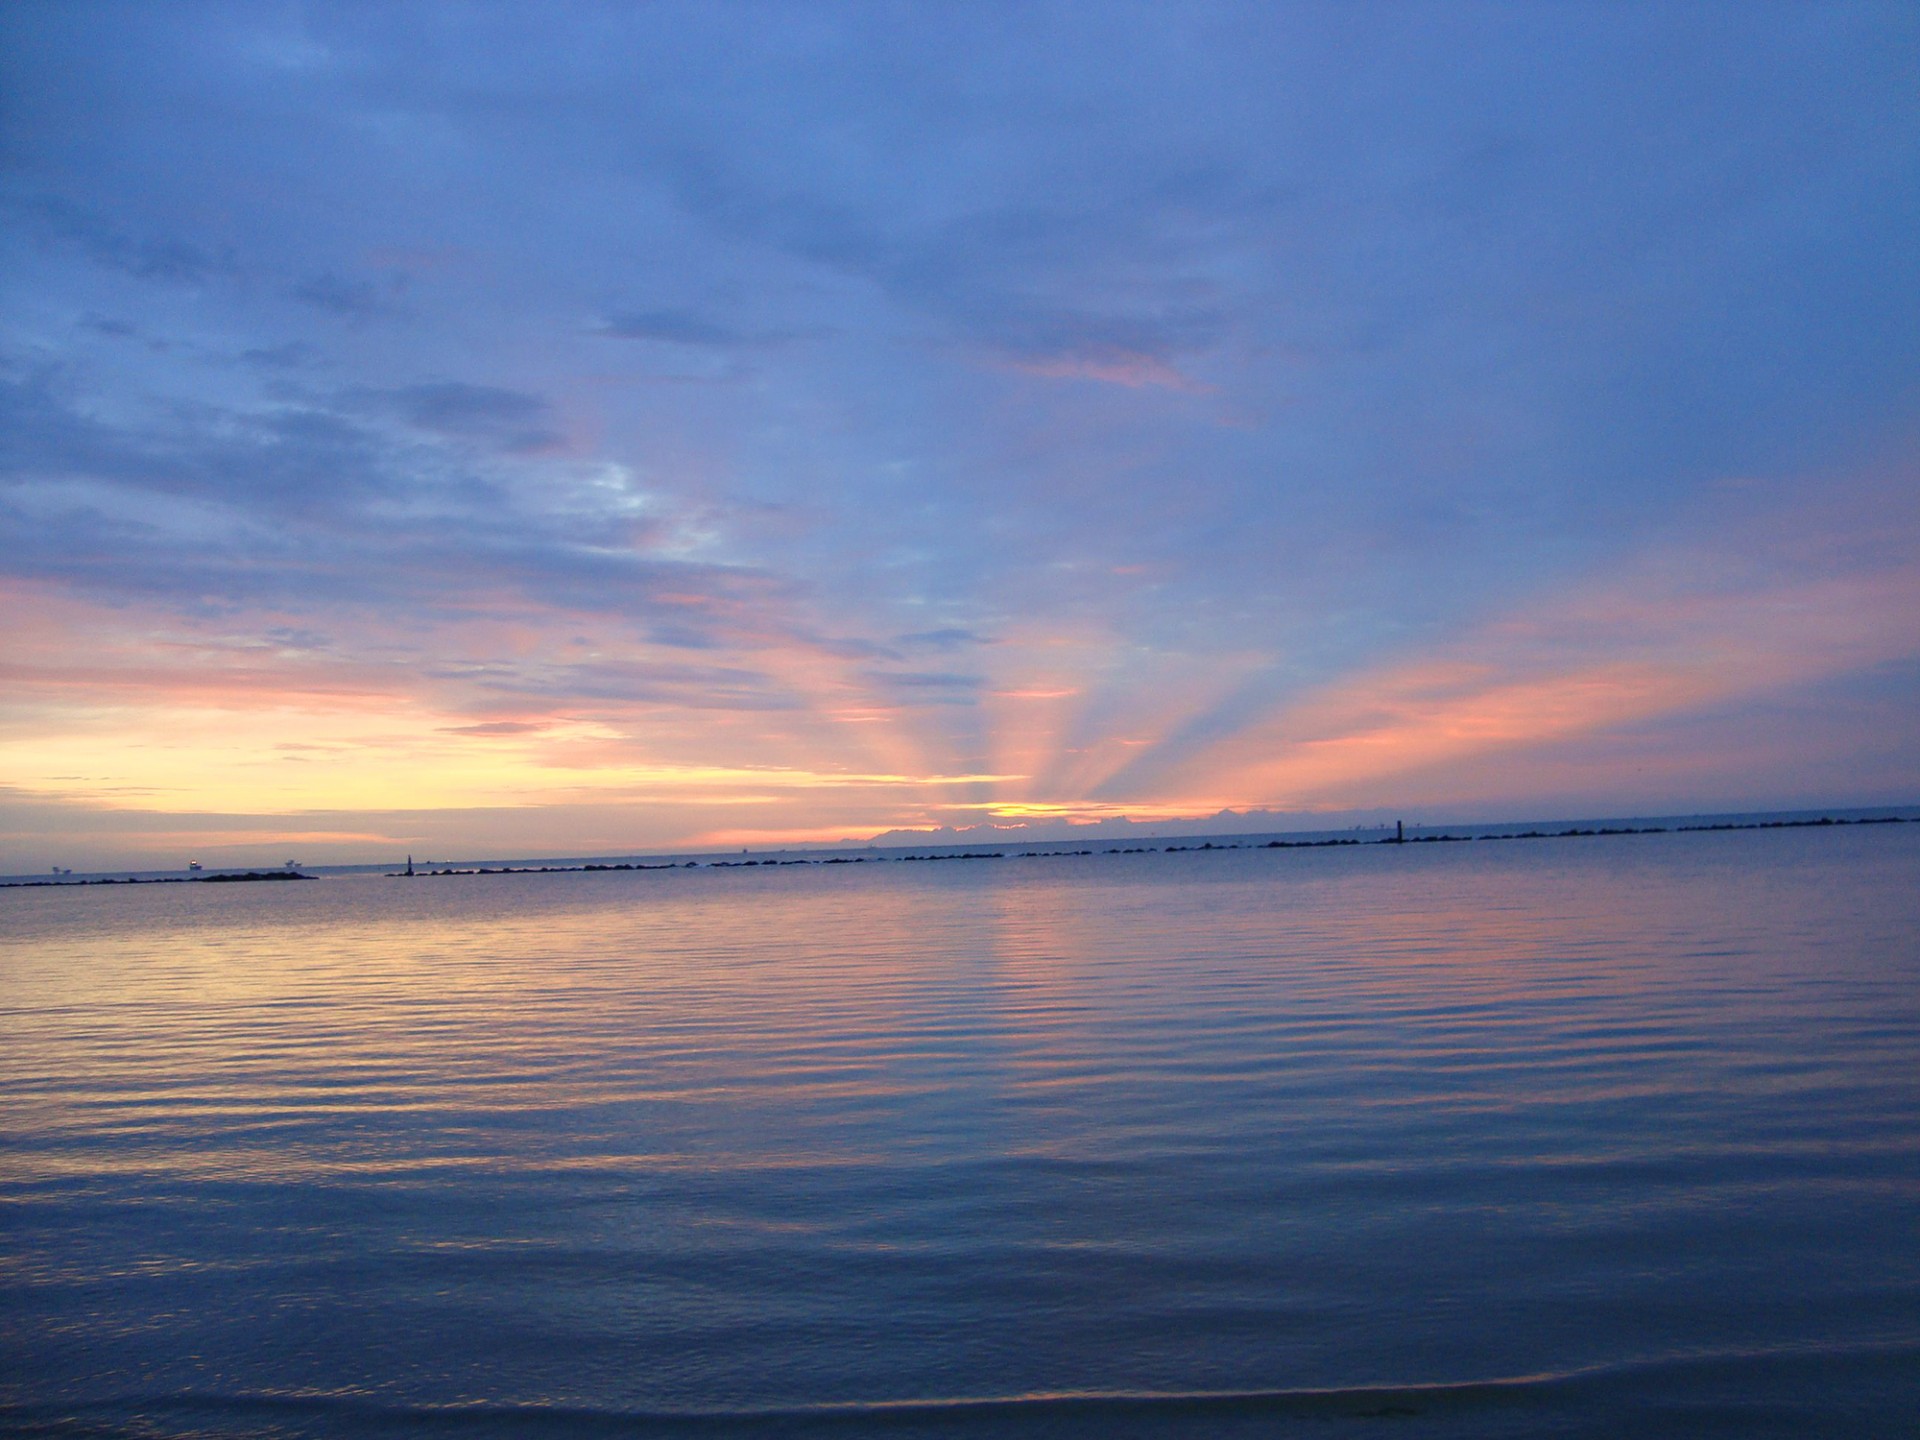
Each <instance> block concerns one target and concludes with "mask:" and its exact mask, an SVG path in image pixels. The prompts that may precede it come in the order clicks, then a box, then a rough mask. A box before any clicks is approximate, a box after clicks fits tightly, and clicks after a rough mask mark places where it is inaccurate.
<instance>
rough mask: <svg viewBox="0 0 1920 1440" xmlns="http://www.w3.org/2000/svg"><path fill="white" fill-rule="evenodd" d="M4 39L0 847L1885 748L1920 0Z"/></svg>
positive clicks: (1604, 789) (57, 854)
mask: <svg viewBox="0 0 1920 1440" xmlns="http://www.w3.org/2000/svg"><path fill="white" fill-rule="evenodd" d="M0 27H3V28H4V35H0V49H3V50H4V59H0V65H4V67H5V71H4V78H3V80H0V83H3V85H4V91H5V95H6V101H5V111H4V174H3V180H0V203H3V204H4V210H3V211H0V213H3V214H4V217H5V220H4V245H5V252H4V271H5V277H6V278H5V280H4V286H5V289H4V320H5V325H4V333H3V335H0V386H3V387H4V392H3V393H4V399H3V400H0V404H4V407H5V409H4V424H3V425H0V430H3V431H4V436H5V440H4V447H5V457H4V473H3V474H0V537H4V538H3V539H0V587H3V588H4V591H5V593H6V595H7V597H8V609H9V610H10V612H11V613H12V615H13V616H14V617H15V618H14V619H13V620H12V621H11V622H10V623H9V625H8V626H7V627H6V637H7V638H6V639H5V641H4V642H3V643H4V649H0V665H4V673H5V674H6V675H7V677H8V679H7V683H6V685H5V687H4V698H0V707H3V710H0V832H4V833H0V863H6V864H8V865H9V867H10V868H17V869H32V868H44V866H45V865H46V864H50V863H75V861H76V860H78V861H79V862H80V863H96V862H97V863H101V864H109V863H111V864H130V863H133V862H134V861H135V860H136V859H140V858H143V857H145V858H152V859H154V860H156V861H158V860H160V859H163V858H166V859H171V858H174V857H183V856H184V855H185V854H186V853H188V852H189V851H192V852H194V853H199V852H205V853H206V854H208V855H210V856H216V857H218V856H231V857H242V856H252V855H254V854H255V853H256V852H257V853H259V854H262V855H264V854H266V853H268V852H269V851H270V852H272V853H274V854H276V855H277V854H278V852H279V850H281V849H284V848H285V847H286V846H287V845H289V844H292V845H296V846H298V847H301V848H303V849H304V850H305V851H306V852H308V853H310V854H311V855H312V856H313V857H314V858H316V859H320V858H335V859H348V858H361V857H367V858H379V857H382V856H384V855H386V854H387V853H389V852H391V851H394V850H396V849H405V848H409V847H411V848H415V849H418V848H420V847H422V846H427V847H429V848H433V847H441V848H453V849H459V850H461V851H462V852H463V853H496V854H501V853H515V852H518V853H528V852H541V851H544V852H547V853H564V852H565V851H568V850H572V851H576V852H577V851H582V850H594V851H604V850H609V849H622V848H649V847H655V846H661V845H668V844H698V843H711V844H744V843H773V842H776V841H779V840H782V839H795V838H829V837H836V836H840V835H848V836H859V835H866V834H872V833H874V832H876V831H880V830H886V829H893V828H901V827H906V828H914V827H932V826H967V825H975V824H983V823H984V824H1002V825H1021V824H1026V825H1043V826H1053V827H1058V826H1060V825H1062V824H1066V823H1069V822H1073V821H1087V820H1093V819H1100V818H1111V817H1114V816H1119V815H1127V816H1131V817H1133V818H1135V819H1137V820H1141V821H1151V820H1155V819H1166V818H1169V817H1176V816H1191V815H1203V814H1211V813H1214V812H1216V811H1217V810H1219V809H1221V808H1223V807H1231V808H1234V809H1236V810H1245V809H1250V808H1257V809H1263V810H1276V811H1283V812H1287V813H1289V814H1298V815H1301V816H1306V817H1311V816H1320V817H1326V816H1338V815H1345V814H1348V813H1350V812H1367V811H1372V810H1377V809H1387V810H1395V809H1399V808H1403V807H1413V808H1415V809H1418V810H1420V811H1421V812H1422V813H1424V814H1426V815H1430V816H1433V817H1436V818H1438V817H1442V816H1449V815H1451V816H1461V817H1466V816H1493V815H1508V814H1513V815H1532V814H1559V813H1575V812H1578V813H1610V812H1619V813H1624V812H1629V811H1647V810H1660V809H1685V808H1698V807H1730V808H1737V807H1749V806H1752V807H1758V806H1779V805H1797V804H1808V805H1822V804H1860V803H1878V802H1897V801H1904V800H1910V799H1913V798H1915V797H1917V796H1920V724H1917V722H1916V720H1915V716H1916V715H1920V705H1916V701H1920V547H1917V546H1916V543H1915V542H1916V541H1917V540H1920V483H1917V482H1920V475H1917V474H1916V423H1915V422H1916V377H1917V376H1920V363H1916V362H1920V266H1916V265H1915V264H1914V261H1913V255H1914V240H1913V237H1914V236H1915V234H1916V233H1920V214H1917V213H1916V210H1917V208H1920V207H1917V205H1916V202H1917V201H1920V92H1917V91H1916V88H1915V86H1914V84H1913V78H1912V77H1913V76H1914V75H1915V74H1916V73H1920V15H1917V14H1916V12H1915V11H1914V10H1913V9H1912V7H1910V6H1904V5H1855V6H1844V5H1835V6H1806V5H1780V6H1770V5H1764V4H1758V5H1756V4H1743V5H1738V6H1725V7H1715V6H1688V7H1654V6H1648V7H1639V8H1633V7H1624V6H1574V5H1564V6H1560V5H1556V6H1519V5H1516V6H1473V5H1450V6H1440V5H1433V6H1418V5H1398V4H1396V5H1364V4H1362V5H1339V6H1324V7H1323V6H1303V5H1282V6H1271V5H1257V6H1207V5H1183V6H1178V7H1173V6H1159V5H1142V6H1127V5H1120V4H1102V5H1019V6H1011V5H1010V6H992V5H968V6H932V5H921V6H907V5H847V6H840V5H831V6H830V5H767V6H756V5H737V6H720V5H697V6H673V5H663V6H645V7H603V6H577V7H576V6H565V5H560V6H538V7H534V6H499V7H489V6H478V5H476V6H426V5H422V6H371V5H343V6H328V5H264V4H248V5H234V6H208V5H196V4H170V5H166V6H151V5H141V6H129V7H113V6H105V5H80V4H36V3H23V4H18V5H14V6H11V7H8V8H7V9H6V11H5V12H4V14H3V15H0ZM1301 823H1305V821H1304V820H1303V821H1302V822H1301Z"/></svg>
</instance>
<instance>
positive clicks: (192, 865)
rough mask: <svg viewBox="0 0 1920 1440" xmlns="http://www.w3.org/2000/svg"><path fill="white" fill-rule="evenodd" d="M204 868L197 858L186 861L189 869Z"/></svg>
mask: <svg viewBox="0 0 1920 1440" xmlns="http://www.w3.org/2000/svg"><path fill="white" fill-rule="evenodd" d="M206 868H207V867H206V866H204V865H202V864H201V863H200V862H199V861H198V860H189V861H187V869H189V870H204V869H206Z"/></svg>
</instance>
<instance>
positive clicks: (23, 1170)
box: [0, 826, 1920, 1436]
mask: <svg viewBox="0 0 1920 1440" xmlns="http://www.w3.org/2000/svg"><path fill="white" fill-rule="evenodd" d="M1916 937H1920V827H1909V826H1901V827H1885V828H1875V829H1870V830H1868V829H1863V830H1848V831H1791V832H1762V833H1735V834H1710V835H1660V836H1637V837H1627V838H1619V839H1588V840H1545V841H1525V842H1511V843H1505V844H1500V843H1491V842H1481V843H1476V844H1470V845H1454V846H1421V847H1414V846H1409V847H1405V848H1395V847H1384V846H1382V847H1364V848H1362V849H1356V850H1346V851H1277V852H1263V851H1257V850H1255V851H1232V852H1225V853H1220V852H1216V853H1211V854H1185V855H1163V854H1157V855H1140V856H1105V855H1101V856H1095V857H1091V858H1087V859H1054V860H1044V861H1042V860H1028V861H1022V860H1016V859H1010V860H999V861H973V862H955V863H949V864H941V865H925V864H920V865H909V864H866V865H857V866H856V865H846V866H838V867H810V868H794V869H781V870H764V869H763V870H733V871H716V870H711V869H700V870H680V871H672V872H643V873H616V874H590V875H587V874H573V875H550V876H494V877H477V878H468V879H456V880H436V881H414V882H411V883H409V882H405V881H393V880H383V879H378V878H350V879H332V880H326V881H322V882H319V883H315V884H310V885H280V886H228V887H215V886H198V885H179V886H154V887H138V888H102V889H85V890H54V891H48V890H40V891H35V890H15V891H9V892H5V893H3V894H0V987H3V988H0V1137H3V1138H4V1149H0V1225H4V1234H3V1236H0V1238H3V1240H4V1246H3V1247H0V1430H4V1431H7V1432H9V1433H49V1434H94V1433H103V1434H115V1435H188V1434H193V1435H215V1436H224V1435H274V1436H299V1435H325V1436H333V1435H354V1434H396V1435H397V1434H412V1433H419V1432H421V1431H423V1430H428V1431H435V1432H446V1433H448V1434H452V1435H466V1434H474V1435H492V1434H534V1435H548V1434H552V1435H561V1434H599V1433H607V1434H624V1433H635V1432H639V1433H662V1434H670V1435H677V1434H702V1435H705V1434H749V1435H753V1434H767V1435H776V1434H777V1435H789V1434H792V1435H815V1434H819V1435H839V1434H848V1435H885V1436H894V1435H919V1434H940V1435H972V1434H978V1435H1000V1434H1007V1435H1142V1436H1162V1435H1240V1434H1247V1435H1290V1434H1312V1435H1317V1434H1332V1435H1368V1434H1374V1433H1386V1434H1393V1435H1402V1436H1425V1435H1474V1436H1479V1435H1539V1434H1555V1435H1558V1434H1567V1435H1588V1434H1591V1435H1617V1434H1703V1435H1704V1434H1726V1435H1774V1434H1777V1435H1805V1434H1832V1435H1849V1436H1852V1435H1907V1434H1912V1433H1914V1431H1913V1428H1912V1427H1913V1425H1914V1423H1915V1417H1916V1414H1920V938H1916Z"/></svg>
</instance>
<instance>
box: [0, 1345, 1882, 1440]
mask: <svg viewBox="0 0 1920 1440" xmlns="http://www.w3.org/2000/svg"><path fill="white" fill-rule="evenodd" d="M1917 1358H1920V1337H1915V1338H1911V1339H1905V1340H1897V1341H1887V1342H1883V1343H1869V1344H1862V1345H1854V1346H1848V1347H1845V1348H1818V1347H1808V1348H1791V1349H1785V1350H1779V1349H1769V1350H1758V1351H1735V1352H1720V1353H1712V1354H1698V1355H1689V1356H1683V1357H1671V1358H1663V1359H1657V1360H1649V1361H1641V1362H1633V1363H1626V1364H1618V1365H1604V1366H1595V1367H1591V1368H1587V1369H1579V1370H1569V1371H1563V1372H1555V1373H1546V1374H1539V1375H1525V1376H1513V1377H1503V1378H1497V1379H1485V1380H1472V1381H1456V1382H1441V1383H1432V1384H1408V1385H1364V1386H1352V1387H1342V1388H1330V1389H1273V1390H1221V1391H1174V1392H1158V1391H1113V1392H1068V1393H1061V1394H1031V1395H1016V1396H991V1397H961V1398H953V1399H934V1400H895V1401H872V1402H848V1403H830V1404H819V1405H798V1406H789V1407H767V1408H742V1409H719V1410H713V1409H709V1410H655V1411H634V1410H616V1409H592V1408H582V1407H565V1406H545V1405H492V1404H484V1405H483V1404H474V1405H464V1404H456V1405H400V1404H383V1403H381V1402H379V1401H375V1400H369V1399H365V1398H361V1397H334V1396H267V1395H207V1394H179V1395H154V1396H142V1397H123V1398H120V1399H115V1400H110V1401H98V1402H89V1403H83V1404H72V1405H51V1404H39V1405H11V1406H0V1435H6V1436H19V1437H27V1436H34V1437H48V1440H55V1437H58V1440H187V1437H193V1440H339V1437H358V1436H368V1437H385V1436H402V1435H444V1436H448V1437H452V1440H491V1437H496V1436H498V1437H522V1436H525V1437H534V1440H540V1437H548V1436H553V1437H562V1436H585V1437H597V1436H663V1437H681V1436H684V1437H707V1436H742V1437H749V1440H752V1437H768V1440H810V1437H841V1436H846V1437H861V1440H868V1437H871V1440H918V1437H922V1436H960V1437H965V1436H972V1435H980V1436H1009V1437H1025V1436H1036V1437H1080V1436H1087V1437H1095V1436H1098V1437H1103V1440H1105V1437H1127V1436H1139V1437H1149V1436H1150V1437H1183V1436H1189V1435H1191V1436H1207V1437H1214V1436H1225V1437H1235V1436H1240V1435H1281V1436H1285V1435H1317V1434H1322V1433H1332V1434H1340V1435H1351V1434H1367V1433H1372V1431H1371V1430H1370V1429H1369V1428H1368V1427H1366V1426H1365V1425H1360V1426H1356V1422H1379V1423H1382V1424H1387V1423H1389V1422H1391V1429H1390V1433H1393V1434H1396V1435H1410V1436H1423V1437H1425V1436H1455V1435H1458V1436H1463V1437H1464V1436H1473V1437H1486V1440H1498V1437H1508V1436H1511V1437H1520V1436H1529V1437H1530V1436H1570V1437H1571V1436H1586V1435H1593V1436H1601V1435H1616V1434H1620V1433H1627V1432H1629V1431H1631V1432H1633V1433H1660V1434H1674V1435H1692V1434H1723V1433H1724V1434H1740V1435H1747V1436H1766V1435H1782V1436H1785V1435H1795V1436H1800V1435H1826V1434H1833V1435H1841V1434H1846V1435H1878V1434H1891V1433H1894V1432H1893V1431H1892V1430H1890V1429H1887V1428H1885V1426H1886V1425H1887V1423H1888V1422H1890V1421H1891V1420H1892V1418H1893V1417H1894V1416H1896V1415H1898V1414H1900V1413H1902V1411H1903V1408H1904V1406H1905V1405H1906V1404H1907V1403H1908V1402H1910V1401H1911V1399H1912V1375H1913V1373H1914V1363H1915V1361H1916V1359H1917Z"/></svg>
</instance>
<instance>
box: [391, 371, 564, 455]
mask: <svg viewBox="0 0 1920 1440" xmlns="http://www.w3.org/2000/svg"><path fill="white" fill-rule="evenodd" d="M363 393H367V392H363ZM371 393H372V398H374V399H377V400H384V401H386V402H388V403H389V404H390V405H391V406H392V407H393V408H394V410H396V411H397V412H398V414H399V415H400V416H401V418H402V419H404V420H405V421H406V422H407V423H408V424H409V425H413V426H416V427H418V428H419V429H422V430H430V431H432V432H434V433H435V434H439V435H446V436H451V437H456V438H459V439H465V440H476V441H480V442H482V443H485V444H487V445H490V446H492V447H494V448H495V449H499V450H503V451H505V452H507V453H508V454H515V455H532V454H538V453H541V452H544V451H553V450H557V449H560V448H561V447H562V446H563V444H564V443H565V442H564V441H563V439H562V438H561V436H560V435H559V434H558V433H557V432H556V431H555V430H554V429H553V428H552V425H551V423H550V422H551V420H552V415H553V407H552V406H551V405H549V404H548V403H547V402H546V401H545V400H544V399H542V398H540V397H539V396H537V395H528V394H525V393H523V392H521V391H518V390H505V389H501V388H500V387H498V386H494V385H470V384H467V383H465V382H463V381H457V380H450V381H440V382H437V383H434V384H427V385H407V386H402V387H400V388H398V389H395V390H388V391H384V392H371Z"/></svg>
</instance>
